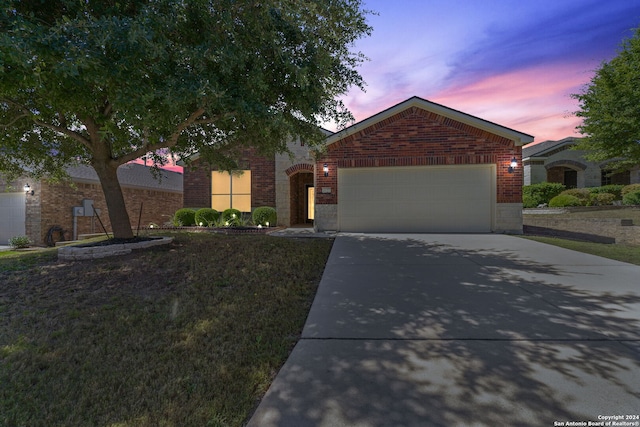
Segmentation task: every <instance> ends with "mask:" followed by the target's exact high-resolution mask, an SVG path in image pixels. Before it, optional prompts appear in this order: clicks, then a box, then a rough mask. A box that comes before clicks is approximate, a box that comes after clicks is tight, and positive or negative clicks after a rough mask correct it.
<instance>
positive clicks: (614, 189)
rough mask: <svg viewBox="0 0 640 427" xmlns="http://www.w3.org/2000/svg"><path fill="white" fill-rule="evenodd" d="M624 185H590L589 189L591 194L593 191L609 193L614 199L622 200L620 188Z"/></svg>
mask: <svg viewBox="0 0 640 427" xmlns="http://www.w3.org/2000/svg"><path fill="white" fill-rule="evenodd" d="M623 188H624V185H619V184H611V185H603V186H602V187H591V188H589V191H590V192H591V194H594V193H596V194H597V193H610V194H613V195H614V196H615V199H614V200H622V189H623Z"/></svg>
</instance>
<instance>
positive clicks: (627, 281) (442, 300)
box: [249, 236, 640, 427]
mask: <svg viewBox="0 0 640 427" xmlns="http://www.w3.org/2000/svg"><path fill="white" fill-rule="evenodd" d="M496 237H499V238H505V239H516V238H510V237H506V236H496ZM464 238H465V237H464V236H460V239H461V240H459V241H462V240H463V239H464ZM469 238H470V239H471V240H474V239H476V240H477V242H473V241H472V242H470V243H468V244H467V245H466V247H465V245H462V244H461V245H457V244H456V243H455V242H456V239H455V238H454V239H453V241H450V242H449V243H447V242H445V241H439V240H438V239H437V237H433V236H432V237H429V236H427V237H425V238H421V239H407V238H395V239H394V238H390V237H381V238H377V239H376V238H371V237H357V236H351V237H344V236H343V237H339V238H338V240H336V242H335V244H334V251H332V256H331V258H330V260H329V263H328V265H327V269H326V271H325V276H323V280H322V283H321V285H320V288H319V290H318V295H317V297H316V300H315V301H314V306H313V308H312V310H311V313H310V315H309V318H308V320H307V324H306V326H305V331H304V333H303V339H302V340H301V341H300V342H299V343H298V345H297V346H296V348H295V350H294V351H293V353H292V354H291V357H290V358H289V360H288V361H287V363H286V364H285V366H284V367H283V369H282V370H281V372H280V373H279V374H278V376H277V378H276V380H275V382H274V383H273V385H272V387H271V388H270V390H269V392H268V394H267V396H265V399H264V400H263V402H262V403H261V405H260V407H259V408H258V410H257V411H256V414H255V415H254V417H253V419H252V420H251V422H250V424H249V425H256V426H257V425H260V426H339V425H345V426H376V427H377V426H431V425H434V426H457V425H460V426H463V425H464V426H470V425H477V426H485V425H486V426H497V425H523V426H547V425H549V426H551V425H554V422H555V421H559V422H567V421H584V422H588V421H599V419H598V416H599V415H613V414H617V415H620V414H623V415H633V414H638V411H639V410H640V405H639V404H638V402H640V344H639V341H638V340H639V338H640V336H639V331H640V315H639V314H638V310H637V308H638V307H640V290H639V289H638V285H637V284H636V283H637V277H638V273H640V268H638V267H635V266H630V265H628V264H624V263H615V262H608V261H606V260H605V261H602V259H600V258H597V257H590V256H586V258H585V257H582V256H581V254H577V253H573V252H570V251H567V252H562V251H563V250H558V249H556V248H552V247H548V248H547V247H546V245H541V244H539V243H536V242H528V243H522V242H516V241H515V240H514V242H513V246H509V245H507V246H504V245H503V246H502V247H493V248H489V249H487V248H486V247H482V246H483V245H482V239H483V238H482V237H481V236H480V237H469ZM445 240H446V239H445ZM486 240H487V241H486V244H485V246H486V245H489V246H490V245H491V243H492V241H495V237H493V236H487V237H486ZM525 242H527V241H525ZM503 243H504V242H503ZM529 244H532V246H530V247H529V248H530V249H529V250H527V248H528V245H529ZM523 245H524V246H523ZM536 251H541V255H539V256H532V253H536ZM556 251H557V252H556ZM559 257H562V259H560V258H559ZM553 259H557V262H556V263H553V262H551V260H553ZM585 260H586V261H585ZM634 278H635V281H634Z"/></svg>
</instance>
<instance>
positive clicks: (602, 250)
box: [522, 236, 640, 265]
mask: <svg viewBox="0 0 640 427" xmlns="http://www.w3.org/2000/svg"><path fill="white" fill-rule="evenodd" d="M522 237H523V238H525V239H529V240H535V241H536V242H542V243H547V244H550V245H554V246H560V247H561V248H566V249H572V250H574V251H578V252H584V253H587V254H592V255H598V256H601V257H604V258H609V259H614V260H617V261H622V262H628V263H630V264H635V265H640V246H631V245H620V244H604V243H591V242H581V241H576V240H568V239H559V238H557V237H538V236H522Z"/></svg>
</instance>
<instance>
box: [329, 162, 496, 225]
mask: <svg viewBox="0 0 640 427" xmlns="http://www.w3.org/2000/svg"><path fill="white" fill-rule="evenodd" d="M494 200H495V170H494V167H493V166H492V165H473V166H448V167H445V166H419V167H379V168H347V169H339V170H338V221H339V227H340V230H341V231H354V232H436V233H437V232H490V231H491V228H492V227H491V225H492V217H493V215H492V211H493V209H492V208H493V204H494Z"/></svg>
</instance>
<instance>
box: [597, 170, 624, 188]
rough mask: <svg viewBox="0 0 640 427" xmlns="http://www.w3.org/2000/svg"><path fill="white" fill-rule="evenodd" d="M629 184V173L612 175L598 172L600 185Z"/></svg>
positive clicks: (605, 171) (606, 172) (608, 172)
mask: <svg viewBox="0 0 640 427" xmlns="http://www.w3.org/2000/svg"><path fill="white" fill-rule="evenodd" d="M630 183H631V172H630V171H624V172H619V173H613V172H611V171H607V170H603V171H601V172H600V185H611V184H618V185H629V184H630Z"/></svg>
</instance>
